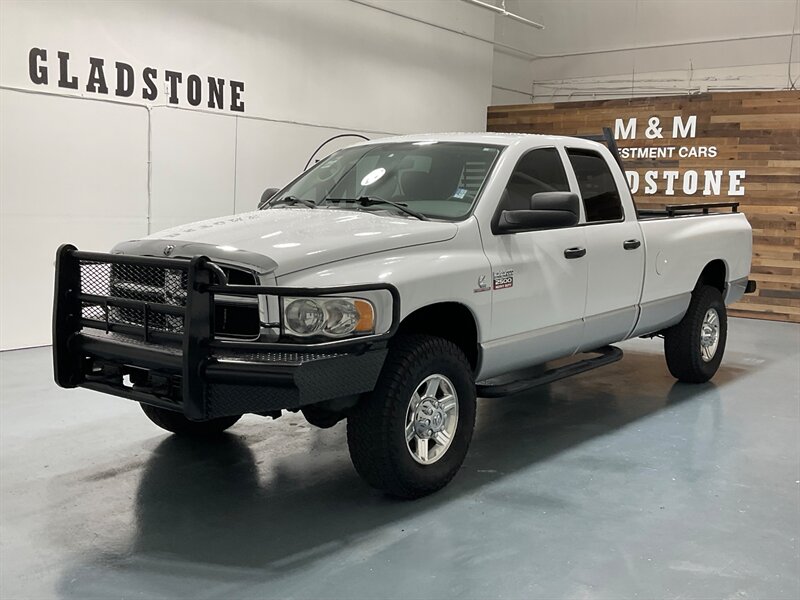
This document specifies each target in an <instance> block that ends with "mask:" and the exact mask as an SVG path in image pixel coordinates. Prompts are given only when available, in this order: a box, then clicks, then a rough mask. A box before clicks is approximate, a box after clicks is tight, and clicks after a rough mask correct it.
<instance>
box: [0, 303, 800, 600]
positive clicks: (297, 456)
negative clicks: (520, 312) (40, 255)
mask: <svg viewBox="0 0 800 600" xmlns="http://www.w3.org/2000/svg"><path fill="white" fill-rule="evenodd" d="M623 347H624V348H625V350H626V357H625V358H624V359H623V360H622V361H621V362H619V363H616V364H614V365H612V366H609V367H606V368H605V369H601V370H598V371H594V372H592V373H587V374H584V375H581V376H579V377H576V378H573V379H571V380H566V381H562V382H559V383H556V384H553V385H551V386H549V387H546V388H543V389H539V390H537V391H535V392H532V393H527V394H522V395H519V396H515V397H512V398H506V399H502V400H480V401H479V414H478V425H477V428H476V432H475V437H474V439H473V442H472V447H471V450H470V453H469V456H468V457H467V460H466V463H465V464H464V467H463V469H462V471H461V472H460V474H459V475H458V476H457V477H456V478H455V480H454V481H453V482H452V483H451V485H450V486H449V487H447V488H446V489H445V490H443V491H442V492H440V493H438V494H436V495H434V496H432V497H429V498H426V499H423V500H421V501H417V502H399V501H393V500H390V499H387V498H385V497H383V496H382V495H381V494H379V493H377V492H374V491H372V490H370V489H369V488H368V487H366V486H365V485H364V484H362V483H361V481H360V480H359V479H358V477H357V476H356V474H355V472H354V471H353V469H352V467H351V465H350V462H349V459H348V457H347V453H346V447H345V436H344V428H343V427H342V425H341V424H340V425H338V426H337V427H335V428H333V429H330V430H325V431H322V430H318V429H314V428H312V427H310V426H308V425H306V424H305V422H304V421H303V420H302V418H300V417H298V416H296V415H290V416H287V417H283V418H281V419H280V420H278V421H275V422H272V421H269V420H267V419H263V418H260V417H247V418H245V419H243V420H242V421H241V422H240V423H239V424H238V425H237V426H236V427H234V428H233V429H232V430H231V431H232V433H231V434H230V435H228V436H225V438H224V439H223V440H221V441H220V442H218V443H216V444H213V445H203V444H197V443H190V442H186V441H183V440H180V439H176V438H173V437H170V436H169V435H167V434H165V433H163V432H161V431H160V430H159V429H157V428H156V427H155V426H154V425H151V424H150V423H149V422H148V421H147V420H146V419H145V417H144V416H143V415H142V414H141V413H140V411H139V408H138V407H137V406H136V405H135V404H133V403H132V402H129V401H126V400H122V399H118V398H111V397H105V396H102V395H100V394H96V393H93V392H89V391H85V390H72V391H68V390H61V389H58V388H56V387H55V386H54V385H53V384H52V383H51V374H50V362H49V361H50V354H49V349H47V348H40V349H33V350H23V351H16V352H6V353H3V354H2V355H0V366H1V367H2V371H1V372H0V375H1V376H2V388H1V389H2V398H1V399H0V409H1V413H0V418H1V421H0V438H1V442H2V446H1V447H2V457H1V458H0V467H1V468H2V470H1V471H0V474H1V475H2V479H1V481H0V488H1V489H0V492H1V494H2V495H1V496H0V500H1V501H2V505H1V506H0V510H1V516H2V521H1V525H2V531H1V532H0V543H1V544H2V547H1V548H2V553H1V554H0V568H1V571H0V578H1V581H0V585H1V587H0V597H2V598H3V599H11V598H49V597H65V598H81V599H83V598H151V597H164V596H168V597H183V598H245V597H253V598H255V597H261V598H265V597H289V598H347V599H355V598H370V599H374V598H404V599H411V598H431V597H435V598H462V599H467V598H609V599H621V598H761V599H766V598H770V599H778V598H787V599H795V600H796V599H797V598H800V555H799V554H798V538H799V537H800V427H799V425H800V417H799V415H798V409H799V405H800V391H798V390H800V367H799V365H800V327H798V326H796V325H788V324H778V323H768V322H758V321H748V320H741V319H734V320H732V321H731V326H730V339H729V345H728V351H727V354H726V358H725V360H724V362H723V366H722V368H721V370H720V372H719V373H718V375H717V377H716V378H715V379H714V381H713V383H710V384H705V385H700V386H690V385H683V384H676V383H675V382H674V381H673V380H672V379H671V378H670V376H669V374H668V373H667V371H666V367H665V365H664V361H663V357H662V355H661V343H660V341H645V340H634V341H631V342H627V343H625V344H623Z"/></svg>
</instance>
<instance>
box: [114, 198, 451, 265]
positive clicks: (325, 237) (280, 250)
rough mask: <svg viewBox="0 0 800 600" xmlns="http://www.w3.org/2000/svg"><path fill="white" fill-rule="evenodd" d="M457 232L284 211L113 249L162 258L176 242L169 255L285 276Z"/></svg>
mask: <svg viewBox="0 0 800 600" xmlns="http://www.w3.org/2000/svg"><path fill="white" fill-rule="evenodd" d="M457 231H458V226H457V225H456V224H455V223H445V222H440V221H419V220H416V219H412V218H405V217H394V216H386V215H385V214H382V215H377V214H373V213H370V212H366V211H364V212H360V211H353V210H344V209H329V208H316V209H310V208H281V209H269V210H257V211H253V212H249V213H243V214H239V215H232V216H229V217H219V218H214V219H209V220H207V221H200V222H197V223H190V224H188V225H181V226H178V227H174V228H172V229H167V230H164V231H160V232H158V233H155V234H153V235H151V236H149V237H147V238H145V239H143V240H137V241H134V242H127V243H124V244H120V245H119V246H117V247H116V248H115V250H116V251H121V252H123V253H129V254H149V255H154V256H163V255H164V250H165V248H166V246H167V245H169V244H171V243H174V246H175V248H174V251H173V253H172V254H169V255H170V256H173V257H178V256H182V254H181V250H182V249H186V251H191V252H192V253H197V249H198V248H204V249H205V250H207V251H206V252H203V254H206V255H207V256H209V257H210V258H213V259H216V260H221V261H224V260H225V258H226V256H227V255H230V256H232V257H233V256H239V257H242V256H246V255H247V254H249V253H254V254H258V255H262V256H264V257H267V258H270V259H272V261H274V262H275V263H277V265H276V267H275V274H276V276H281V275H286V274H288V273H293V272H295V271H300V270H303V269H308V268H312V267H315V266H318V265H322V264H326V263H330V262H335V261H339V260H344V259H348V258H354V257H357V256H362V255H366V254H373V253H376V252H385V251H387V250H396V249H399V248H407V247H409V246H417V245H420V244H430V243H433V242H442V241H445V240H449V239H451V238H453V237H454V236H455V234H456V232H457ZM162 240H163V244H161V243H159V242H161V241H162ZM156 246H158V247H157V248H156Z"/></svg>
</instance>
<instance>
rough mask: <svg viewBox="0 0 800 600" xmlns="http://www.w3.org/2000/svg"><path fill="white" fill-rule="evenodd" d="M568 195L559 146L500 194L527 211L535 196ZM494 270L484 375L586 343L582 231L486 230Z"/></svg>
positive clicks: (536, 156) (539, 155) (525, 162)
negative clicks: (542, 194) (505, 231)
mask: <svg viewBox="0 0 800 600" xmlns="http://www.w3.org/2000/svg"><path fill="white" fill-rule="evenodd" d="M547 191H570V189H569V183H568V181H567V176H566V172H565V170H564V166H563V164H562V161H561V158H560V156H559V153H558V151H557V150H556V149H555V148H538V149H535V150H531V151H530V152H528V153H527V154H525V155H524V156H523V157H522V158H521V159H520V160H519V162H518V163H517V165H516V167H515V169H514V172H513V174H512V175H511V177H510V179H509V181H508V184H507V186H506V190H505V192H504V194H503V197H502V198H501V199H500V201H499V202H500V204H501V207H502V208H505V209H507V210H514V209H525V208H529V207H530V198H531V196H532V195H533V194H535V193H538V192H547ZM482 238H483V244H484V251H485V252H486V256H487V258H488V259H489V262H490V263H491V266H492V281H490V282H488V283H490V284H491V286H492V322H491V327H490V335H489V336H488V338H489V341H487V342H485V343H484V345H483V369H482V372H481V375H482V376H483V377H492V376H494V375H498V374H500V373H503V372H508V371H512V370H515V369H518V368H521V367H524V366H529V365H533V364H537V363H540V362H544V361H547V360H551V359H554V358H558V357H561V356H566V355H569V354H572V353H574V352H575V351H576V350H577V348H578V346H579V345H580V342H581V335H582V329H583V320H582V319H583V311H584V307H585V303H586V285H587V278H588V268H587V261H586V259H585V257H584V256H582V255H581V251H582V250H584V249H585V232H584V228H583V227H578V226H576V227H568V228H563V229H550V230H538V231H529V232H521V233H512V234H502V235H497V234H493V233H492V232H491V231H485V232H484V231H482Z"/></svg>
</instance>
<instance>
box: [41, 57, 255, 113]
mask: <svg viewBox="0 0 800 600" xmlns="http://www.w3.org/2000/svg"><path fill="white" fill-rule="evenodd" d="M52 54H55V57H54V56H52ZM28 74H29V76H30V80H31V83H34V84H36V85H49V86H54V87H56V86H57V87H59V88H62V89H64V90H79V91H81V92H83V91H86V92H89V93H92V94H99V95H105V96H115V97H117V98H122V99H125V98H131V99H137V100H138V99H139V98H141V99H142V100H148V101H156V100H158V98H159V96H160V95H161V93H163V94H165V96H166V99H167V102H168V103H169V104H178V105H180V104H184V103H185V104H188V105H189V106H196V107H200V106H202V107H203V108H211V109H217V110H229V111H232V112H244V82H243V81H235V80H233V79H229V80H227V81H226V80H225V79H224V78H222V77H215V76H209V75H197V74H195V73H190V74H184V73H182V72H181V71H173V70H170V69H159V68H156V67H150V66H148V67H144V68H143V69H140V70H137V69H134V68H133V67H132V66H131V65H129V64H127V63H124V62H113V63H110V62H109V63H108V64H106V60H105V59H104V58H98V57H94V56H91V57H89V60H88V62H87V63H84V64H80V65H78V64H74V65H73V64H71V63H70V56H69V52H65V51H63V50H59V51H57V52H55V53H52V52H48V51H47V49H46V48H31V49H30V52H29V53H28ZM160 83H161V84H163V87H161V88H160V86H159V84H160Z"/></svg>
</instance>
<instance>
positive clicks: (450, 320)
mask: <svg viewBox="0 0 800 600" xmlns="http://www.w3.org/2000/svg"><path fill="white" fill-rule="evenodd" d="M398 333H425V334H428V335H435V336H438V337H441V338H444V339H446V340H449V341H451V342H453V343H454V344H455V345H456V346H458V347H459V348H461V351H462V352H464V355H465V356H466V357H467V360H468V361H469V364H470V366H471V367H472V369H473V370H474V369H476V368H477V366H478V326H477V325H476V323H475V317H474V316H473V315H472V312H471V311H470V310H469V309H468V308H467V307H466V306H464V305H463V304H459V303H458V302H441V303H439V304H431V305H430V306H424V307H423V308H418V309H417V310H415V311H414V312H412V313H411V314H410V315H408V316H407V317H406V318H405V319H403V322H402V323H400V329H399V330H398Z"/></svg>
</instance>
